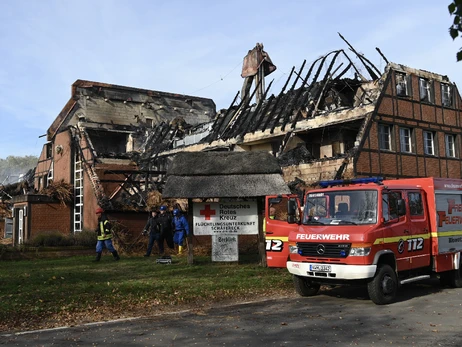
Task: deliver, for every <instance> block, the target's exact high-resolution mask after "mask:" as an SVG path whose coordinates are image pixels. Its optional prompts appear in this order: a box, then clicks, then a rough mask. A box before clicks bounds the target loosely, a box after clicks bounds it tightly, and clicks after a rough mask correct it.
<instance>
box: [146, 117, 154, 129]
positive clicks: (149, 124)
mask: <svg viewBox="0 0 462 347" xmlns="http://www.w3.org/2000/svg"><path fill="white" fill-rule="evenodd" d="M146 126H147V127H148V128H154V119H152V118H146Z"/></svg>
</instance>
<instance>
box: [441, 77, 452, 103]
mask: <svg viewBox="0 0 462 347" xmlns="http://www.w3.org/2000/svg"><path fill="white" fill-rule="evenodd" d="M441 103H442V104H443V106H446V107H451V106H452V88H451V86H450V85H449V84H446V83H441Z"/></svg>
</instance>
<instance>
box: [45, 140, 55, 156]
mask: <svg viewBox="0 0 462 347" xmlns="http://www.w3.org/2000/svg"><path fill="white" fill-rule="evenodd" d="M45 146H46V147H45V148H46V149H45V150H46V156H47V159H49V158H51V157H52V156H53V146H52V143H51V142H48V143H46V144H45Z"/></svg>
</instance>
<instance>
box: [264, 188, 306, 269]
mask: <svg viewBox="0 0 462 347" xmlns="http://www.w3.org/2000/svg"><path fill="white" fill-rule="evenodd" d="M296 197H297V196H296V195H279V196H267V197H266V203H265V218H264V220H263V230H264V234H265V246H266V262H267V265H268V267H283V268H285V267H286V262H287V259H288V257H289V247H288V241H289V233H290V232H291V231H294V230H297V229H298V224H289V223H288V222H287V203H288V201H289V198H296ZM297 200H298V199H297ZM298 206H299V207H300V203H299V202H298ZM299 210H300V208H299ZM299 220H300V218H299Z"/></svg>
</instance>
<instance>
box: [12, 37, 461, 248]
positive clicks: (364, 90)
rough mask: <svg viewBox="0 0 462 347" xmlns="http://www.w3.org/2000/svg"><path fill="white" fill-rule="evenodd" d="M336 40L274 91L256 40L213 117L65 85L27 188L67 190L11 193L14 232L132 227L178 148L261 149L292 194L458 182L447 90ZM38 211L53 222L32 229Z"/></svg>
mask: <svg viewBox="0 0 462 347" xmlns="http://www.w3.org/2000/svg"><path fill="white" fill-rule="evenodd" d="M345 42H346V44H347V45H348V46H349V47H348V48H349V49H348V50H344V49H339V50H335V51H332V52H329V53H327V54H326V55H324V56H322V57H320V58H318V59H316V60H315V61H314V62H312V63H307V62H306V61H304V62H302V64H301V66H300V67H299V68H297V69H295V67H294V68H292V71H291V72H290V74H289V75H288V77H287V79H286V81H285V83H284V85H283V87H282V89H281V90H278V91H276V92H274V91H273V90H272V85H273V81H270V82H269V83H268V86H267V87H266V86H265V83H266V81H265V79H268V78H269V76H270V75H271V72H273V71H274V70H275V68H276V67H275V66H274V65H273V63H272V61H271V59H269V56H268V54H267V53H266V52H264V51H263V46H262V45H261V44H257V46H256V47H255V48H254V49H253V50H251V51H249V54H248V55H247V57H246V58H245V59H244V66H243V71H242V77H245V82H244V84H243V88H242V92H238V93H237V94H236V96H235V97H234V99H233V100H232V102H231V104H230V106H229V107H228V108H226V109H223V110H220V111H219V112H216V111H215V104H214V103H213V101H212V100H210V99H204V98H198V97H193V96H185V95H177V94H170V93H163V92H156V91H148V90H142V89H136V88H128V87H121V86H115V85H109V84H103V83H96V82H89V81H80V80H78V81H76V82H75V83H74V85H73V86H72V96H71V98H70V100H69V101H68V103H67V104H66V105H65V107H64V108H63V110H62V112H61V113H60V114H59V115H58V117H57V118H56V119H55V121H54V122H53V124H52V125H51V126H50V128H49V129H48V132H47V136H48V140H49V142H48V143H47V144H46V145H45V146H44V149H43V151H42V154H41V156H40V159H39V162H38V165H37V168H36V172H35V187H36V189H39V190H40V189H41V188H43V187H45V186H47V185H48V184H49V182H59V181H60V180H63V181H64V182H67V183H70V184H72V186H73V201H72V203H71V204H69V205H66V206H65V207H63V206H62V205H61V204H59V203H58V202H56V201H55V200H53V201H49V200H46V199H44V198H43V196H40V195H37V196H36V195H30V194H29V195H25V196H20V197H16V198H15V210H14V211H15V212H14V219H15V221H16V222H15V227H14V228H15V235H18V233H23V235H24V237H23V238H24V239H27V238H29V237H31V236H32V235H33V234H34V233H36V232H39V231H41V230H44V229H45V228H48V229H47V230H49V228H52V227H55V228H57V229H58V228H59V230H62V231H63V232H70V233H72V232H78V231H80V230H83V229H84V228H91V227H93V226H94V225H95V224H96V216H95V215H94V213H93V211H94V209H95V208H96V206H97V205H100V206H102V207H104V208H105V209H107V210H109V211H111V212H112V214H111V216H112V217H113V218H114V219H117V220H120V221H122V223H124V224H126V225H128V226H130V229H132V230H141V228H142V226H143V225H142V224H143V223H144V221H145V217H143V216H142V215H141V217H140V214H139V213H138V212H139V211H145V210H146V206H147V203H146V196H147V193H148V192H150V191H156V190H158V191H162V186H163V183H164V180H165V172H166V170H167V168H168V165H169V163H170V162H171V160H172V158H173V157H174V156H175V155H176V154H177V153H181V152H200V151H265V152H269V153H271V154H272V155H274V156H275V157H276V158H277V159H278V162H279V165H280V166H281V168H282V172H283V177H284V180H285V181H286V182H287V183H288V184H289V187H291V188H292V190H293V191H296V190H297V189H299V188H300V186H302V187H303V189H304V188H309V187H310V186H313V185H316V183H317V182H319V181H320V180H325V179H340V178H353V177H367V176H383V177H386V178H404V177H424V176H433V177H449V178H460V177H461V176H462V161H461V155H462V147H461V146H462V138H461V133H462V132H461V130H462V125H461V111H462V100H461V97H460V94H459V91H458V89H457V87H456V85H455V84H453V83H452V82H451V81H450V79H449V78H448V77H447V76H442V75H439V74H436V73H432V72H427V71H423V70H418V69H415V68H411V67H407V66H404V65H400V64H395V63H390V62H388V61H387V59H386V58H385V57H384V56H383V55H382V54H381V52H380V51H379V50H378V51H379V53H380V54H381V55H382V58H383V60H384V61H385V62H386V66H385V68H384V69H383V71H381V70H379V69H378V68H377V67H376V66H375V65H374V64H373V63H372V62H371V61H370V60H369V59H367V58H366V57H365V56H364V55H363V54H361V53H358V52H357V51H356V50H355V49H354V48H353V47H352V46H351V45H350V44H349V43H348V42H347V41H346V40H345ZM252 85H253V88H252ZM198 165H200V163H198ZM254 165H259V163H258V162H256V163H255V164H254ZM38 215H44V216H48V217H50V216H51V217H50V218H51V220H53V221H54V223H52V224H51V225H49V224H46V223H45V222H43V223H45V224H43V225H45V226H43V225H41V223H42V222H41V221H40V220H39V221H37V220H36V219H34V217H33V216H38ZM43 218H45V217H43ZM50 218H49V219H50ZM58 221H59V222H58Z"/></svg>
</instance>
